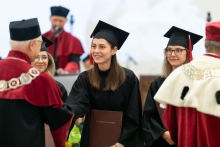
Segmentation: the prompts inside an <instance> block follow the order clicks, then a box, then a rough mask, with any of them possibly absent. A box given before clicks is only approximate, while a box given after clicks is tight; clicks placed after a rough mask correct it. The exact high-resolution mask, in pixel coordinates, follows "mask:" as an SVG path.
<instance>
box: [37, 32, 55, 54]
mask: <svg viewBox="0 0 220 147" xmlns="http://www.w3.org/2000/svg"><path fill="white" fill-rule="evenodd" d="M42 39H43V42H44V43H45V45H44V47H42V48H41V49H40V51H41V52H42V51H46V52H48V50H47V47H49V46H51V45H52V44H54V43H53V42H52V41H50V40H49V39H47V38H46V37H44V36H43V35H42Z"/></svg>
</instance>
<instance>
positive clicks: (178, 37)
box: [164, 26, 203, 48]
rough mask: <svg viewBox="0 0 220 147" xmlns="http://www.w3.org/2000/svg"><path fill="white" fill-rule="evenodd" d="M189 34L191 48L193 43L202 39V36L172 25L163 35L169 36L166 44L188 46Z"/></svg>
mask: <svg viewBox="0 0 220 147" xmlns="http://www.w3.org/2000/svg"><path fill="white" fill-rule="evenodd" d="M189 34H190V39H191V43H192V48H193V45H194V44H196V43H197V42H198V41H199V40H200V39H202V38H203V36H200V35H198V34H195V33H192V32H189V31H186V30H183V29H181V28H178V27H175V26H173V27H171V29H170V30H169V31H168V32H167V33H166V34H165V35H164V37H167V38H170V40H169V42H168V45H178V46H183V47H185V48H189ZM168 45H167V46H168Z"/></svg>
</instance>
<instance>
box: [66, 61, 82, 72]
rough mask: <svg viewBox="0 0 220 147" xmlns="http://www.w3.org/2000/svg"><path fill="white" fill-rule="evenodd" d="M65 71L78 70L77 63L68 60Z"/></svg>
mask: <svg viewBox="0 0 220 147" xmlns="http://www.w3.org/2000/svg"><path fill="white" fill-rule="evenodd" d="M64 70H65V71H73V70H79V65H78V64H77V63H76V62H69V63H67V65H66V67H65V69H64Z"/></svg>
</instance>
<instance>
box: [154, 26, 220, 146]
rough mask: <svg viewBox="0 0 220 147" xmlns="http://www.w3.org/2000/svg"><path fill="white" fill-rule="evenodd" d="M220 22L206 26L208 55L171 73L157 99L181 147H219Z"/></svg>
mask: <svg viewBox="0 0 220 147" xmlns="http://www.w3.org/2000/svg"><path fill="white" fill-rule="evenodd" d="M219 34H220V22H210V23H207V24H206V40H205V48H206V52H207V54H204V56H201V57H199V58H197V59H195V60H193V61H191V62H190V63H187V64H185V65H183V66H181V67H179V68H177V69H176V70H175V71H173V72H172V73H171V75H170V76H169V77H168V78H167V79H166V80H165V82H164V83H163V85H162V86H161V87H160V89H159V91H158V92H157V94H156V95H155V97H154V99H155V100H156V101H158V102H159V103H160V104H161V106H164V107H166V110H165V112H164V114H163V121H164V123H165V125H166V127H167V129H168V130H169V132H170V135H171V139H172V140H173V141H174V142H175V143H176V144H177V145H178V147H219V140H218V139H219V136H220V126H219V124H220V64H219V63H220V35H219Z"/></svg>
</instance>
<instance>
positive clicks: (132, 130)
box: [67, 21, 143, 147]
mask: <svg viewBox="0 0 220 147" xmlns="http://www.w3.org/2000/svg"><path fill="white" fill-rule="evenodd" d="M128 35H129V33H127V32H125V31H123V30H121V29H118V28H116V27H114V26H111V25H109V24H107V23H105V22H102V21H99V23H98V25H97V26H96V28H95V30H94V31H93V33H92V35H91V36H92V37H93V41H92V48H91V55H92V57H93V59H94V68H92V69H91V70H89V71H85V72H83V73H81V74H80V75H79V76H78V78H77V80H76V81H75V83H74V84H73V87H72V90H71V92H70V95H69V97H68V99H67V103H68V104H69V105H70V106H71V107H72V108H73V109H74V113H75V116H74V120H76V119H77V118H79V117H83V116H84V115H86V118H85V122H84V126H83V132H82V138H81V147H88V146H89V130H90V117H91V114H90V111H91V109H96V110H109V111H121V112H123V117H122V129H121V135H120V138H119V139H118V142H115V144H112V147H124V146H125V147H139V146H140V147H143V140H141V123H142V121H141V117H142V110H141V97H140V91H139V81H138V78H137V77H136V75H135V74H134V73H133V71H131V70H129V69H126V68H123V67H121V66H120V65H119V64H118V62H117V58H116V52H117V50H119V49H120V48H121V46H122V45H123V43H124V42H125V40H126V38H127V37H128ZM93 135H95V134H93Z"/></svg>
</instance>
